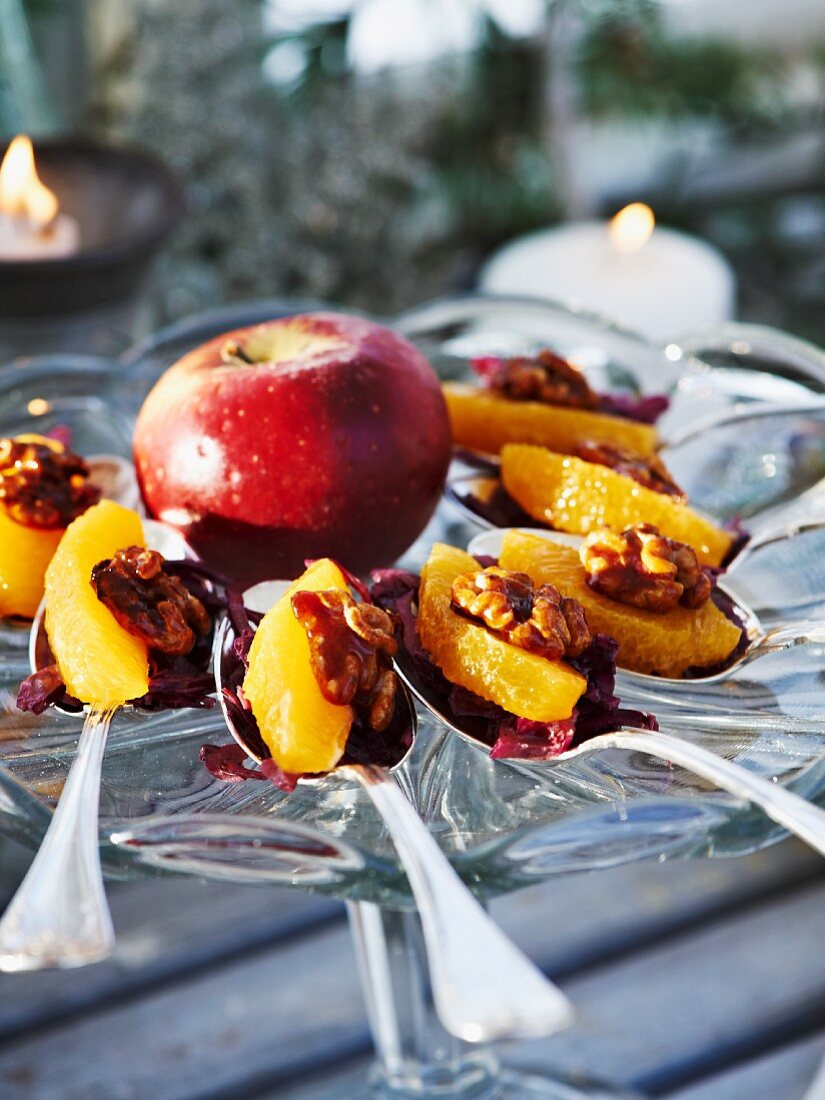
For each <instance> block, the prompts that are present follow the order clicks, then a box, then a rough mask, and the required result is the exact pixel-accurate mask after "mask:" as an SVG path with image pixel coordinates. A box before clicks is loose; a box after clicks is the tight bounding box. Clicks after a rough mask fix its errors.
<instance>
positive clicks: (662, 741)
mask: <svg viewBox="0 0 825 1100" xmlns="http://www.w3.org/2000/svg"><path fill="white" fill-rule="evenodd" d="M396 667H397V669H398V672H399V675H400V676H401V678H402V679H403V680H404V681H405V682H406V684H407V686H408V687H409V689H410V690H411V691H412V692H413V694H414V695H415V696H416V698H417V699H418V700H419V702H420V703H421V704H422V705H423V706H424V707H426V708H427V709H428V710H429V711H430V712H431V714H433V715H434V716H435V717H436V718H437V719H438V720H439V721H441V722H442V723H443V724H444V725H445V726H447V727H448V729H450V730H452V731H453V732H454V733H456V734H457V735H458V736H459V737H461V738H462V739H463V740H464V741H466V742H468V743H469V744H472V745H474V746H475V747H476V748H479V749H482V750H483V751H484V752H485V753H489V751H490V745H489V744H488V743H487V742H485V741H483V740H482V739H481V738H479V737H478V736H477V734H475V733H473V732H472V730H471V729H469V728H468V727H467V726H463V725H462V724H461V720H460V719H457V718H456V717H455V716H454V715H453V714H451V713H447V712H446V711H445V710H444V708H443V705H442V704H441V702H440V700H439V698H438V697H437V696H436V694H435V693H434V692H433V691H432V689H431V688H430V687H428V686H427V684H426V683H425V682H424V681H423V680H422V678H421V677H420V676H419V675H418V673H417V671H416V668H415V665H414V664H413V662H412V661H411V660H410V659H409V657H408V656H407V655H406V654H405V653H404V652H403V651H402V652H399V656H398V658H397V661H396ZM474 721H478V719H477V718H476V719H474ZM607 749H622V750H626V751H632V752H642V753H646V754H648V755H649V756H652V757H655V758H657V759H660V760H664V761H666V762H667V763H668V764H677V765H679V766H680V767H682V768H685V769H686V770H687V771H689V772H691V773H692V774H693V775H696V776H698V777H699V778H701V779H704V780H705V781H706V782H708V783H712V784H713V785H714V786H715V787H717V788H719V789H720V790H723V791H727V792H728V793H729V794H732V795H734V796H735V797H737V798H740V799H745V800H748V801H750V802H752V803H754V804H755V805H757V806H759V807H760V808H761V809H762V810H763V811H764V813H765V814H766V815H767V816H768V817H770V818H771V820H773V821H775V822H776V823H777V824H778V825H781V826H782V827H783V828H785V829H787V830H788V832H790V833H793V834H794V835H796V836H798V837H800V838H801V839H802V840H804V841H805V842H806V843H807V844H809V845H810V846H811V847H812V848H813V849H814V850H815V851H817V852H820V853H821V854H823V855H825V811H823V810H821V809H819V808H818V807H817V806H814V805H812V804H811V803H809V802H807V801H806V800H805V799H804V798H800V797H799V795H797V794H794V793H793V791H789V790H786V789H785V788H784V787H782V786H780V785H779V784H776V783H771V782H768V781H767V780H765V779H762V778H761V777H760V776H758V775H755V774H754V773H753V772H751V771H749V770H748V769H747V768H744V767H741V766H740V765H739V764H736V763H734V762H733V761H730V760H726V759H724V758H723V757H720V756H717V755H716V754H715V753H712V752H710V751H708V750H707V749H705V748H703V747H702V746H701V745H697V744H695V743H693V742H690V741H686V740H684V739H683V738H680V737H677V736H674V735H673V734H670V733H667V732H665V731H663V730H638V729H624V728H623V729H618V730H615V731H613V732H610V733H602V734H599V735H597V736H596V737H591V738H590V739H589V740H587V741H583V742H582V743H581V744H580V745H576V746H575V747H573V748H570V749H567V750H566V751H565V752H562V753H559V754H558V755H556V756H553V757H550V758H548V759H545V760H513V761H509V762H508V763H511V764H516V765H520V766H524V767H529V768H533V767H535V768H537V769H541V770H544V769H546V768H552V767H553V766H554V765H558V764H563V763H565V762H568V761H571V760H575V759H577V758H579V757H581V756H584V755H585V754H587V753H594V752H601V751H604V750H607Z"/></svg>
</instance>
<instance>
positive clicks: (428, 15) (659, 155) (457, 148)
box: [0, 0, 825, 340]
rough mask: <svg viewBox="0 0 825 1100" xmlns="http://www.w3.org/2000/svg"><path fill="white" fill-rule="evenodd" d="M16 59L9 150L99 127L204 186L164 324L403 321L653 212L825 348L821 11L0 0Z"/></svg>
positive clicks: (601, 3) (761, 303)
mask: <svg viewBox="0 0 825 1100" xmlns="http://www.w3.org/2000/svg"><path fill="white" fill-rule="evenodd" d="M0 43H1V45H0V62H1V63H2V70H0V128H2V131H3V132H4V133H5V134H7V135H9V134H11V133H13V132H15V131H17V130H20V129H26V130H31V131H34V132H35V133H38V132H39V133H42V132H44V131H49V130H55V129H57V128H59V127H66V126H72V127H78V126H82V127H83V128H85V129H88V130H91V131H92V132H95V133H98V134H101V135H104V136H110V137H113V138H120V139H126V140H130V141H136V142H139V143H142V144H144V145H147V146H149V147H151V148H152V149H154V150H155V151H156V152H157V153H159V154H160V155H161V156H163V157H164V158H165V159H166V160H167V161H168V162H169V163H170V164H172V165H173V166H174V167H175V168H177V169H178V171H179V172H180V173H181V175H182V176H183V178H184V179H185V180H186V182H187V186H188V190H189V201H190V217H189V219H188V222H187V224H186V225H185V226H184V228H183V229H182V230H181V231H180V232H179V233H178V234H177V236H176V238H175V240H174V242H173V245H172V247H171V249H169V250H168V252H167V255H166V257H165V259H164V263H163V266H162V269H161V271H160V272H159V275H158V278H157V280H156V282H155V285H154V289H153V298H154V307H155V309H154V312H155V318H156V320H166V319H169V318H173V317H177V316H181V315H183V314H186V313H189V312H191V311H193V310H197V309H201V308H206V307H208V306H211V305H214V304H216V303H218V302H222V301H228V300H232V299H239V298H249V297H255V296H265V295H278V294H290V295H296V296H304V297H311V298H322V299H329V300H334V301H337V302H341V303H343V304H346V305H349V306H352V307H358V308H364V309H369V310H373V311H375V312H378V313H381V312H382V311H387V312H388V311H390V310H394V309H397V308H399V307H403V306H405V305H410V304H412V303H414V302H417V301H421V300H422V299H424V298H427V297H430V296H433V295H435V294H439V293H444V292H448V291H451V290H454V289H456V288H461V287H469V286H471V285H472V284H473V281H474V278H475V274H476V272H477V270H478V267H479V264H480V262H481V261H482V260H483V258H484V257H485V255H487V254H488V253H489V252H490V251H491V250H492V249H493V248H494V247H495V246H496V245H498V244H500V243H501V242H503V241H505V240H507V239H508V238H510V237H512V236H514V235H517V234H519V233H521V232H524V231H525V230H529V229H530V228H532V227H538V226H542V225H547V224H551V223H552V222H554V221H557V220H560V219H562V218H565V217H569V216H591V215H597V216H602V215H604V214H606V213H612V212H613V211H614V210H615V209H617V208H618V207H619V206H621V205H623V204H624V203H625V202H627V201H631V200H636V199H641V200H644V201H646V202H649V203H650V205H652V206H653V208H654V209H655V211H656V213H657V216H658V217H659V218H660V219H661V220H662V221H663V222H665V223H667V224H671V225H675V226H677V227H682V228H685V229H687V230H689V231H691V232H695V233H699V234H700V235H702V236H705V237H707V238H708V239H710V240H712V241H713V242H714V243H716V244H717V245H718V246H719V247H720V248H721V249H722V250H723V251H724V252H725V253H726V254H727V256H728V257H729V259H730V260H731V261H732V263H733V264H734V266H735V268H736V271H737V276H738V279H739V285H740V315H741V316H743V317H745V318H747V319H752V320H761V321H765V322H768V323H774V324H778V325H780V326H783V327H786V328H789V329H791V330H793V331H796V332H798V333H800V334H803V335H808V336H810V337H813V338H814V339H819V340H823V339H825V126H823V120H824V119H825V6H823V5H822V3H821V0H786V3H784V4H783V5H776V4H775V3H774V2H773V0H730V2H728V3H726V4H722V5H720V4H718V3H714V2H712V0H555V2H553V3H545V2H542V0H236V2H235V3H233V4H226V3H225V2H224V0H176V2H175V3H174V4H169V3H163V2H162V0H60V2H58V0H0Z"/></svg>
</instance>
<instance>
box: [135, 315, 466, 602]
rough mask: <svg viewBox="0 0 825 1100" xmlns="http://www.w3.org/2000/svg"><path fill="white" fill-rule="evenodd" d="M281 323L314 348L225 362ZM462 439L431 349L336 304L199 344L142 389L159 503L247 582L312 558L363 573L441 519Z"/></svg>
mask: <svg viewBox="0 0 825 1100" xmlns="http://www.w3.org/2000/svg"><path fill="white" fill-rule="evenodd" d="M282 325H290V326H293V329H292V330H290V333H291V334H292V335H293V336H294V333H295V332H296V331H297V332H298V334H299V335H305V336H306V337H307V340H306V343H308V344H309V350H306V349H301V351H300V353H299V354H297V355H295V356H294V357H292V358H290V359H288V360H281V361H275V362H256V363H253V364H247V363H243V362H230V363H227V362H225V361H224V359H225V353H224V349H226V347H227V346H228V344H229V342H234V343H235V344H236V345H237V346H241V347H247V346H248V347H252V346H253V344H254V340H256V339H257V340H260V338H261V334H262V333H263V335H264V337H268V336H269V335H270V334H269V333H268V331H267V330H269V329H270V328H271V327H273V326H276V327H277V326H282ZM295 326H297V329H296V328H295ZM251 339H252V341H253V343H250V340H251ZM313 341H318V342H319V346H318V348H317V350H314V351H313V350H312V344H313ZM330 344H332V345H333V346H330ZM222 353H224V354H222ZM450 448H451V441H450V429H449V421H448V418H447V411H446V407H445V404H444V399H443V397H442V396H441V390H440V387H439V384H438V380H437V378H436V375H435V373H434V371H433V369H432V367H431V366H430V364H429V363H428V362H427V360H426V359H425V358H424V356H423V355H422V354H421V353H420V352H419V351H418V350H417V349H416V348H415V347H413V345H412V344H410V343H409V342H408V341H406V340H404V339H403V338H401V337H400V336H398V335H396V334H395V333H393V332H391V331H390V330H389V329H387V328H384V327H382V326H380V325H376V324H373V323H371V322H369V321H365V320H363V319H362V318H359V317H352V316H349V315H346V314H338V313H309V314H303V315H300V316H299V317H292V318H285V319H283V320H278V321H273V322H270V323H269V324H267V325H264V326H260V325H258V326H255V327H254V328H248V329H238V330H236V331H235V332H232V333H227V334H225V335H223V336H221V337H218V338H217V339H215V340H212V341H210V342H209V343H207V344H204V345H203V346H202V347H200V348H197V349H195V350H194V351H192V352H190V353H189V354H188V355H186V356H185V357H184V358H183V359H181V360H180V361H179V362H178V363H176V364H175V365H174V366H172V367H170V368H169V370H168V371H166V373H165V374H164V375H163V376H162V377H161V378H160V380H159V381H158V382H157V384H156V385H155V387H154V389H153V390H152V391H151V392H150V394H149V395H148V397H147V398H146V401H145V403H144V405H143V408H142V409H141V412H140V415H139V417H138V420H137V425H136V428H135V437H134V454H135V465H136V468H137V473H138V480H139V482H140V486H141V492H142V493H143V498H144V501H145V503H146V506H147V509H148V511H149V514H150V515H152V516H154V517H156V518H158V519H162V520H164V521H166V522H168V523H172V524H173V525H174V526H176V527H178V528H179V529H180V530H181V531H182V533H183V534H184V535H185V537H186V538H187V539H188V540H189V542H190V544H191V545H192V546H193V547H194V549H195V550H196V551H197V552H198V553H199V554H200V556H201V557H202V558H203V559H204V561H205V562H206V563H207V564H209V565H211V566H212V567H213V568H215V569H218V570H220V571H221V572H223V573H224V574H226V575H227V576H229V577H231V578H232V579H233V580H235V581H236V582H237V583H239V584H242V585H250V584H255V583H257V582H258V581H261V580H266V579H271V578H276V577H285V578H286V577H294V576H297V575H298V574H299V573H300V572H301V571H302V569H303V565H304V560H305V559H306V558H316V557H326V556H329V557H333V558H335V559H336V560H338V561H340V562H341V563H342V564H343V565H345V566H346V567H347V568H348V569H350V570H352V571H353V572H355V573H361V574H363V573H365V572H367V571H368V570H369V569H371V568H374V567H376V566H383V565H389V564H391V563H392V562H393V561H395V560H396V559H397V558H398V557H399V556H400V555H401V554H402V553H403V552H404V551H405V550H406V549H407V547H408V546H409V545H410V544H411V543H412V542H414V541H415V539H416V538H417V537H418V535H419V534H420V533H421V531H422V530H423V528H424V526H425V525H426V523H427V521H428V520H429V518H430V516H431V515H432V512H433V510H434V508H435V506H436V504H437V503H438V500H439V497H440V495H441V492H442V489H443V486H444V480H445V477H446V473H447V467H448V465H449V461H450Z"/></svg>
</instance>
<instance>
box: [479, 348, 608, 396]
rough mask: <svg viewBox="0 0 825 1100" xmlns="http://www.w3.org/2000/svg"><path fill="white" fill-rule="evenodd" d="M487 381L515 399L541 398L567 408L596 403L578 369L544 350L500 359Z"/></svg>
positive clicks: (558, 356)
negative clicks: (533, 353) (534, 353)
mask: <svg viewBox="0 0 825 1100" xmlns="http://www.w3.org/2000/svg"><path fill="white" fill-rule="evenodd" d="M489 384H490V387H491V389H493V390H496V391H497V392H498V393H501V394H503V395H504V396H505V397H510V398H513V399H515V400H517V401H542V402H544V403H545V404H548V405H564V406H566V407H567V408H571V409H594V408H595V407H596V404H597V402H598V397H597V395H596V394H595V393H594V392H593V390H591V388H590V386H589V385H588V383H587V379H586V378H585V377H584V375H583V374H582V372H581V371H580V370H578V369H577V368H576V367H574V366H573V365H572V363H568V361H567V360H566V359H563V358H562V357H561V356H560V355H556V354H555V353H554V352H552V351H550V350H548V349H545V350H544V351H540V352H539V353H538V354H537V355H536V356H535V357H528V356H516V357H515V358H513V359H504V360H502V361H501V363H500V364H499V366H498V367H497V369H496V370H495V372H494V373H493V374H492V376H491V377H490V382H489Z"/></svg>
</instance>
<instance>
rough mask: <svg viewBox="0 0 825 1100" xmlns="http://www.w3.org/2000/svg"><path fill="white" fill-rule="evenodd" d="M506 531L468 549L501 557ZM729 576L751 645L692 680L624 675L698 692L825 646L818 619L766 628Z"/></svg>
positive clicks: (566, 541)
mask: <svg viewBox="0 0 825 1100" xmlns="http://www.w3.org/2000/svg"><path fill="white" fill-rule="evenodd" d="M811 526H812V527H818V526H819V525H818V524H813V525H811ZM506 530H507V529H506V528H496V529H493V530H490V531H486V532H484V533H483V534H481V535H478V536H476V537H475V538H474V539H472V540H471V542H470V544H469V545H468V547H467V552H468V553H469V554H472V555H473V556H474V557H475V556H478V555H482V556H484V555H489V556H491V557H494V558H497V557H498V556H499V554H500V553H501V547H502V543H503V539H504V535H505V533H506ZM518 530H522V531H527V532H528V533H529V534H532V535H537V536H538V537H540V538H543V539H546V540H547V541H548V542H558V543H561V544H562V545H564V546H571V547H578V546H579V545H581V542H582V538H581V536H580V535H571V534H568V533H566V532H558V531H549V530H547V529H546V528H518ZM796 533H799V529H798V528H797V529H796V530H795V531H792V532H787V533H785V534H784V535H782V534H779V533H774V535H773V536H772V537H770V538H767V539H766V540H765V541H764V543H762V542H760V546H761V545H765V546H767V545H774V544H775V543H776V542H778V541H780V539H782V538H790V537H793V535H794V534H796ZM726 579H727V575H726V576H725V577H724V578H721V579H719V580H718V581H717V584H718V587H719V588H720V589H721V590H722V591H723V592H724V593H725V595H727V596H728V597H729V598H730V599H731V600H732V601H733V603H734V604H735V607H736V612H737V615H738V617H739V619H740V621H741V623H742V626H743V629H744V631H745V634H746V635H747V638H748V646H747V648H746V649H745V651H744V652H743V653H741V654H740V655H739V656H738V657H736V658H735V659H734V660H732V661H731V662H730V664H729V665H727V666H726V667H725V668H723V669H722V670H720V671H718V672H714V673H709V674H707V675H701V674H698V673H697V674H695V675H691V677H690V678H689V679H687V678H682V679H679V678H675V677H671V676H652V675H649V674H648V673H643V672H635V671H633V670H631V669H626V668H622V669H619V670H618V672H619V675H620V676H621V678H622V679H623V680H625V681H627V682H628V683H631V684H635V685H636V686H638V687H645V686H648V687H650V688H651V689H653V690H656V691H660V690H661V689H662V688H664V687H667V688H668V689H669V690H673V689H675V690H677V691H687V692H694V691H695V690H696V687H697V686H698V685H703V684H711V685H712V684H718V683H721V682H722V681H724V680H727V679H729V678H730V677H731V676H734V675H735V674H736V673H737V672H738V670H740V669H742V668H744V667H745V666H746V665H750V664H752V663H753V662H754V661H756V660H758V659H759V658H760V657H764V656H766V655H768V654H771V653H777V652H781V651H783V650H786V649H792V648H794V647H795V646H801V645H825V623H823V622H821V621H819V620H816V619H810V620H802V621H799V622H783V623H781V624H780V625H777V626H773V627H771V628H769V629H766V628H765V627H763V625H762V623H761V622H760V620H759V616H758V615H757V614H756V612H755V611H753V610H752V609H751V608H750V607H749V606H748V605H747V604H746V603H745V602H744V601H743V600H742V599H741V597H740V596H739V594H737V593H736V591H735V588H734V589H731V588H730V587H729V586H728V585H727V584H726Z"/></svg>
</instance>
